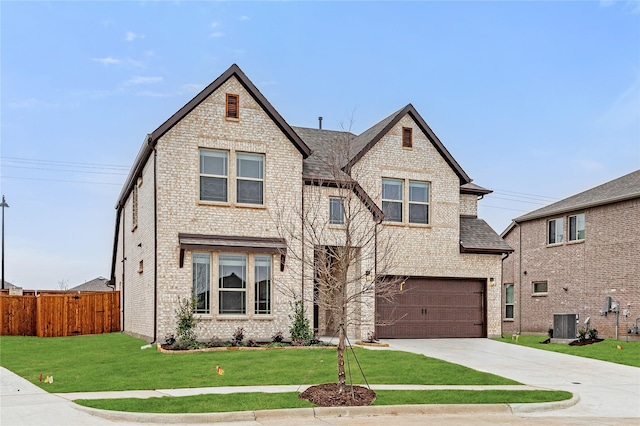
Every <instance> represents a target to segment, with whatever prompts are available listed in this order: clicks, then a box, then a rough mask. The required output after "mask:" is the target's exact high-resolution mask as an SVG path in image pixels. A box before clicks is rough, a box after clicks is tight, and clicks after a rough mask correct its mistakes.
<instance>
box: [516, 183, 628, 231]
mask: <svg viewBox="0 0 640 426" xmlns="http://www.w3.org/2000/svg"><path fill="white" fill-rule="evenodd" d="M634 198H640V170H636V171H635V172H631V173H629V174H627V175H624V176H622V177H619V178H618V179H614V180H612V181H609V182H607V183H603V184H602V185H599V186H596V187H595V188H591V189H588V190H586V191H584V192H581V193H579V194H576V195H573V196H571V197H569V198H565V199H564V200H560V201H558V202H556V203H553V204H550V205H548V206H546V207H542V208H540V209H538V210H534V211H532V212H530V213H527V214H525V215H523V216H520V217H518V218H516V219H514V221H515V222H526V221H528V220H533V219H539V218H543V217H548V216H554V215H559V214H564V213H569V212H572V211H576V210H582V209H587V208H591V207H597V206H602V205H606V204H612V203H616V202H620V201H625V200H630V199H634Z"/></svg>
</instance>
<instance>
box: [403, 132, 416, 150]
mask: <svg viewBox="0 0 640 426" xmlns="http://www.w3.org/2000/svg"><path fill="white" fill-rule="evenodd" d="M402 147H403V148H411V147H413V129H412V128H411V127H403V128H402Z"/></svg>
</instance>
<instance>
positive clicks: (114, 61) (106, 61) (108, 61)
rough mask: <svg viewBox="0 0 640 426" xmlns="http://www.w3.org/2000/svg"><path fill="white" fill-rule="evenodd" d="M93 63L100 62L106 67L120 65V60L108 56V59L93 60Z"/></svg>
mask: <svg viewBox="0 0 640 426" xmlns="http://www.w3.org/2000/svg"><path fill="white" fill-rule="evenodd" d="M91 60H92V61H95V62H100V63H101V64H104V65H111V64H119V63H120V60H119V59H115V58H112V57H111V56H107V57H106V58H91Z"/></svg>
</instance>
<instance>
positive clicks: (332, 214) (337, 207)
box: [329, 197, 344, 225]
mask: <svg viewBox="0 0 640 426" xmlns="http://www.w3.org/2000/svg"><path fill="white" fill-rule="evenodd" d="M329 223H330V224H331V225H344V204H343V200H342V198H339V197H330V198H329Z"/></svg>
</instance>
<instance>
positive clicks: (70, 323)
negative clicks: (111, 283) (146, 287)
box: [0, 291, 120, 337]
mask: <svg viewBox="0 0 640 426" xmlns="http://www.w3.org/2000/svg"><path fill="white" fill-rule="evenodd" d="M114 331H120V292H118V291H106V292H86V293H38V294H36V292H33V291H25V292H24V294H23V295H22V296H10V295H8V294H7V293H4V292H3V293H2V294H1V295H0V334H1V335H3V336H38V337H60V336H76V335H80V334H102V333H111V332H114Z"/></svg>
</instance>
